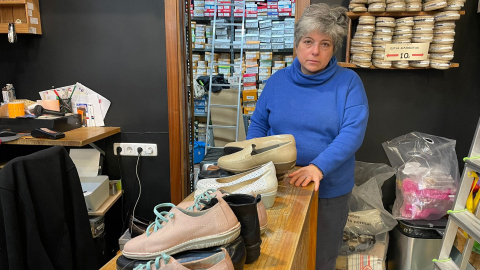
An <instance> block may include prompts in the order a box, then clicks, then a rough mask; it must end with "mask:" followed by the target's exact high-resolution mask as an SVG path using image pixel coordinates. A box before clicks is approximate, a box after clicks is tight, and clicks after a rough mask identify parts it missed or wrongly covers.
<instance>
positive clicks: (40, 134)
mask: <svg viewBox="0 0 480 270" xmlns="http://www.w3.org/2000/svg"><path fill="white" fill-rule="evenodd" d="M30 135H32V137H34V138H47V139H52V140H56V139H60V138H64V137H65V133H63V132H60V131H54V130H51V129H48V128H36V129H34V130H32V132H31V134H30Z"/></svg>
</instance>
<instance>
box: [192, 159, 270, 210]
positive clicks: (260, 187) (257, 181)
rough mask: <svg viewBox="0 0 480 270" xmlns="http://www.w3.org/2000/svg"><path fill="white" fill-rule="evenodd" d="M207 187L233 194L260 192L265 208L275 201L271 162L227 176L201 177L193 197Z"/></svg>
mask: <svg viewBox="0 0 480 270" xmlns="http://www.w3.org/2000/svg"><path fill="white" fill-rule="evenodd" d="M208 189H215V190H216V189H222V190H225V191H226V192H229V193H233V194H252V193H254V194H260V195H262V201H263V204H264V205H265V208H267V209H268V208H270V207H272V206H273V203H274V202H275V198H276V196H277V189H278V181H277V176H276V171H275V166H274V165H273V162H271V161H270V162H268V163H266V164H263V165H262V166H260V167H258V168H256V169H253V170H250V171H247V172H244V173H241V174H236V175H233V176H229V177H224V178H210V179H202V180H200V181H198V182H197V190H196V191H195V197H197V196H199V195H200V194H202V193H204V192H205V191H207V190H208Z"/></svg>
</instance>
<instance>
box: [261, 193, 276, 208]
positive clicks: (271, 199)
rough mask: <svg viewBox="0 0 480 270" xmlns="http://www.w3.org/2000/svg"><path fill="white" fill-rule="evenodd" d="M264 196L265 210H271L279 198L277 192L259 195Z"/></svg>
mask: <svg viewBox="0 0 480 270" xmlns="http://www.w3.org/2000/svg"><path fill="white" fill-rule="evenodd" d="M259 194H260V195H262V202H263V205H264V206H265V209H268V208H271V207H272V206H273V204H274V203H275V198H277V190H275V191H272V192H268V193H259Z"/></svg>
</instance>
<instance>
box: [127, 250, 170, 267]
mask: <svg viewBox="0 0 480 270" xmlns="http://www.w3.org/2000/svg"><path fill="white" fill-rule="evenodd" d="M161 259H163V260H164V261H165V264H167V263H168V261H169V260H170V256H168V255H167V254H165V253H163V252H162V253H160V256H158V257H157V258H156V259H155V261H148V262H147V263H145V264H139V265H137V267H135V268H133V270H143V269H146V270H152V264H155V269H160V260H161Z"/></svg>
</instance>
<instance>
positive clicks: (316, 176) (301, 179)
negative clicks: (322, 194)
mask: <svg viewBox="0 0 480 270" xmlns="http://www.w3.org/2000/svg"><path fill="white" fill-rule="evenodd" d="M288 177H290V178H291V179H290V181H289V182H290V184H292V185H293V184H294V185H295V186H297V187H298V186H300V185H302V187H305V186H307V185H308V183H310V182H312V181H313V182H315V191H317V190H318V187H319V186H320V181H321V180H322V179H323V173H322V171H320V169H318V167H317V166H315V165H313V164H310V165H308V166H306V167H302V168H300V169H299V170H297V171H295V172H293V173H291V174H289V175H288Z"/></svg>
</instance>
